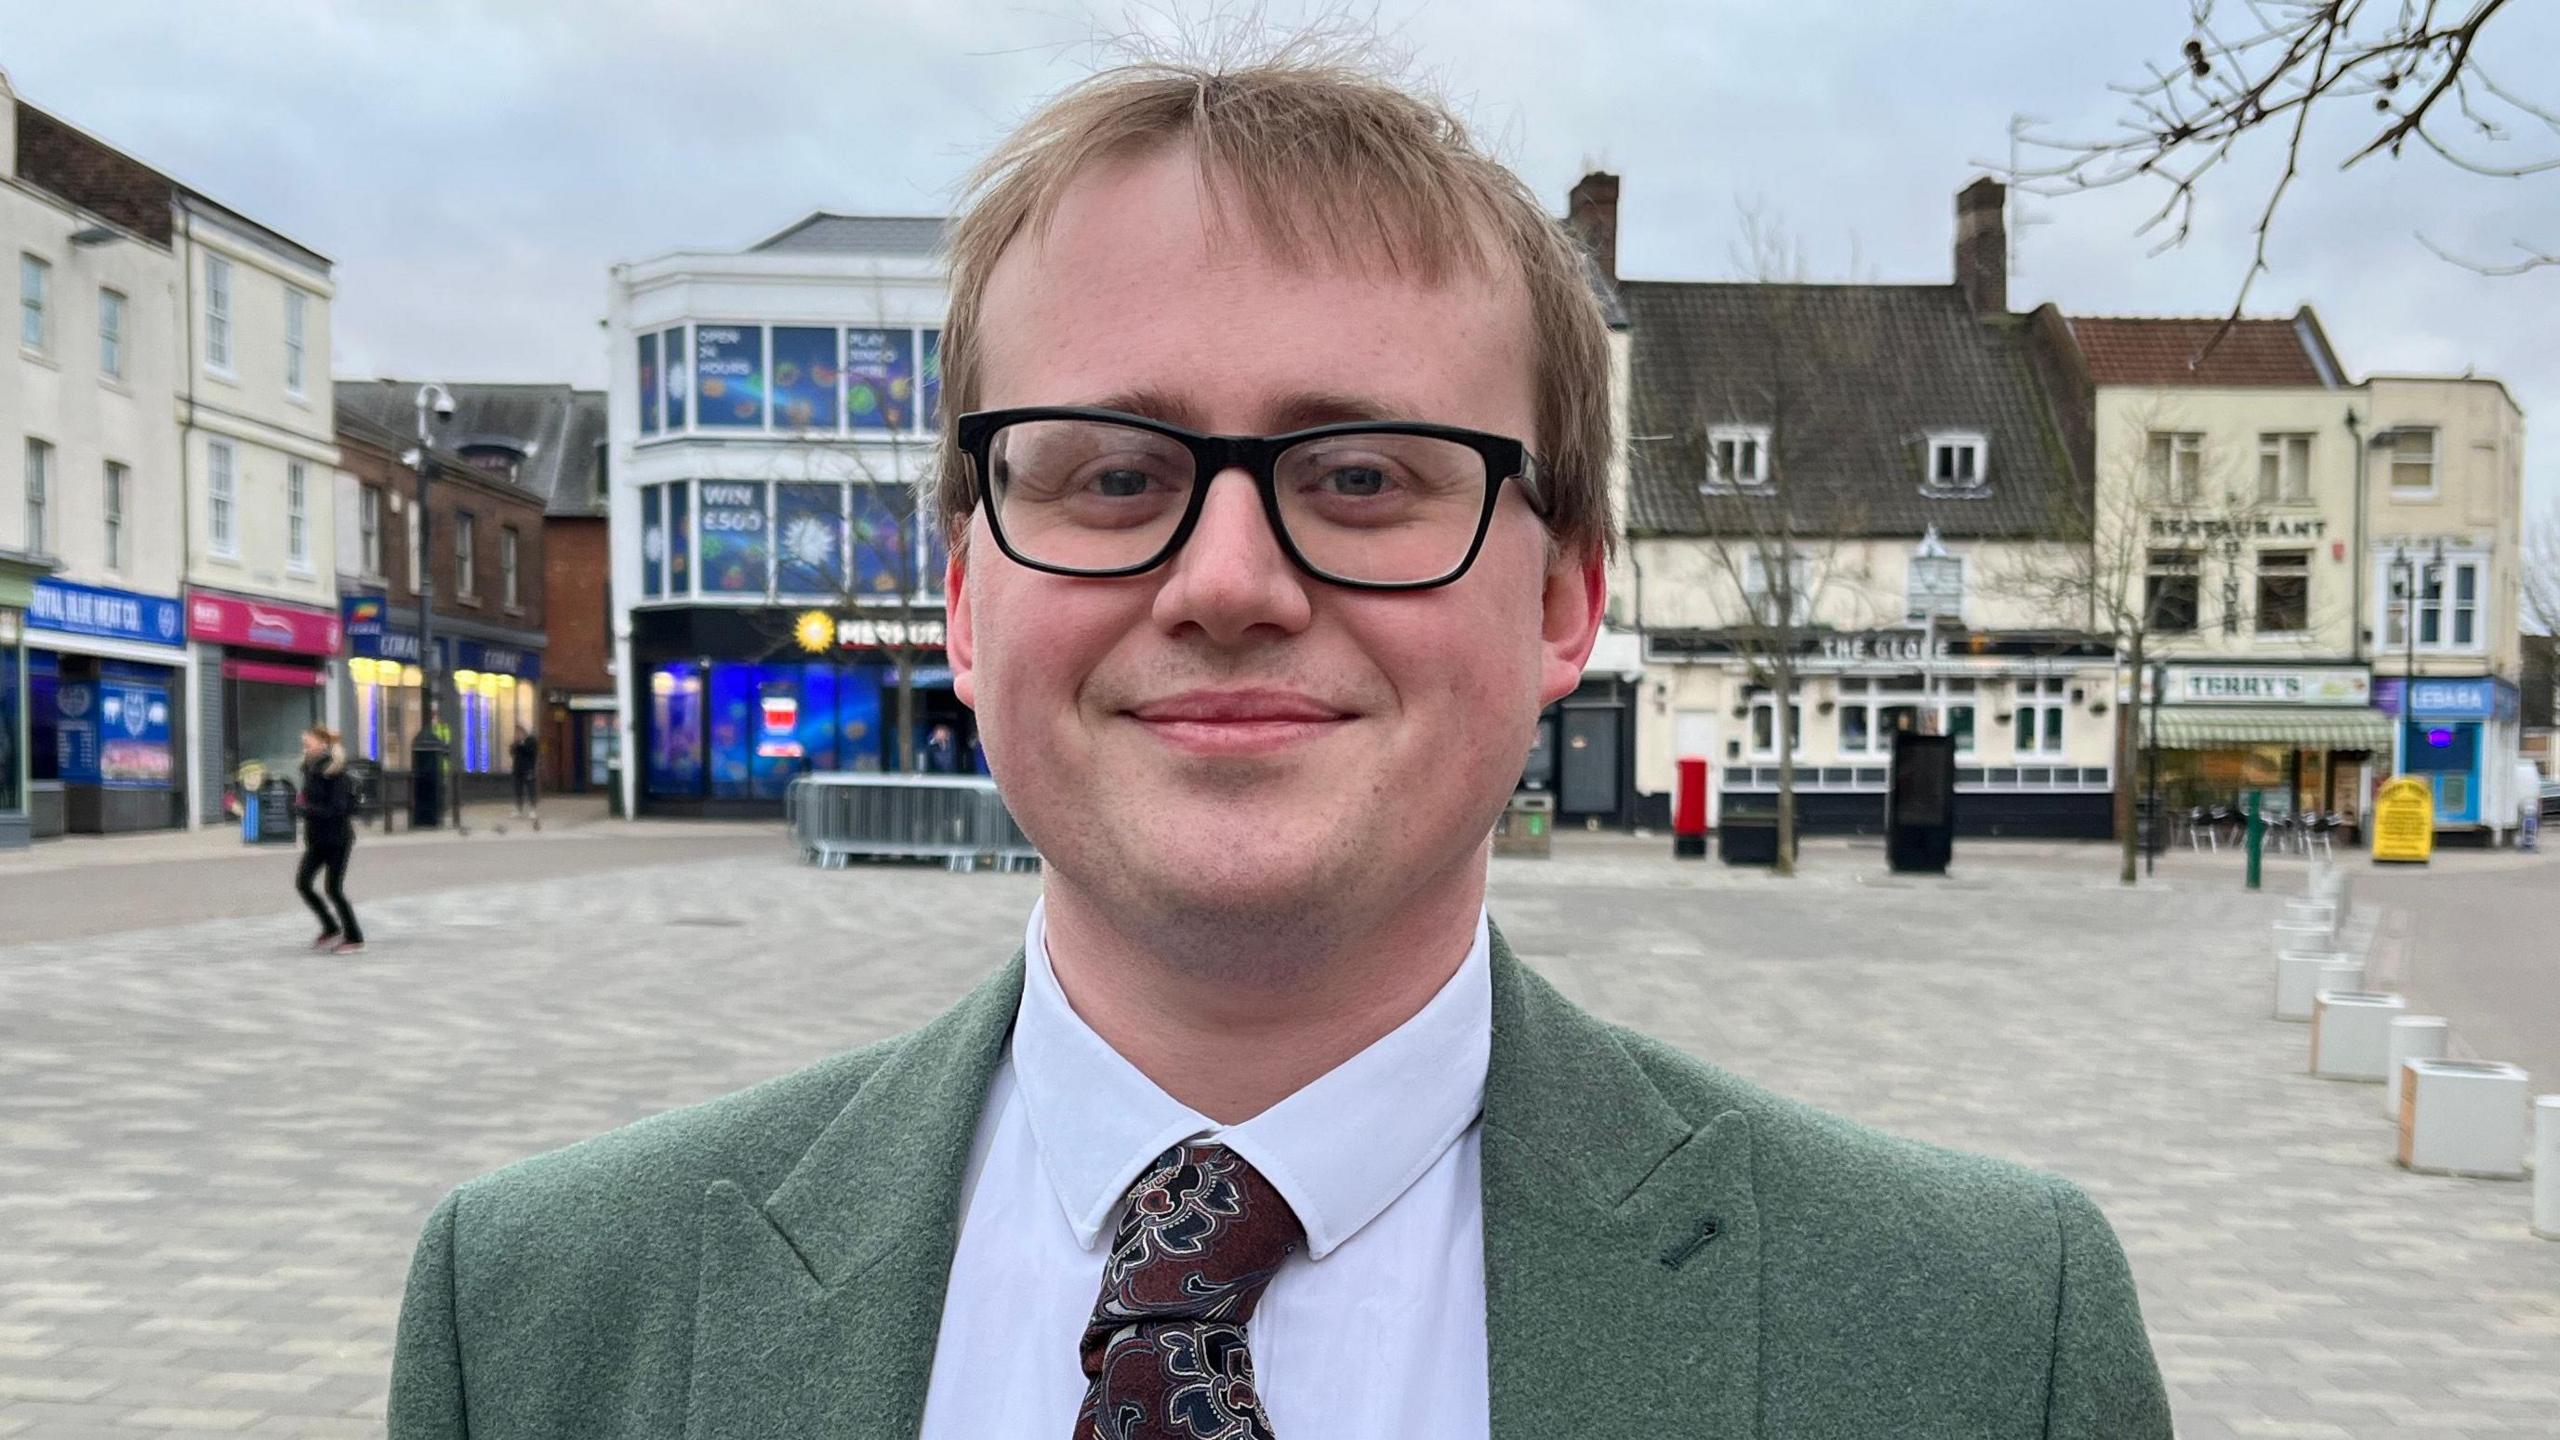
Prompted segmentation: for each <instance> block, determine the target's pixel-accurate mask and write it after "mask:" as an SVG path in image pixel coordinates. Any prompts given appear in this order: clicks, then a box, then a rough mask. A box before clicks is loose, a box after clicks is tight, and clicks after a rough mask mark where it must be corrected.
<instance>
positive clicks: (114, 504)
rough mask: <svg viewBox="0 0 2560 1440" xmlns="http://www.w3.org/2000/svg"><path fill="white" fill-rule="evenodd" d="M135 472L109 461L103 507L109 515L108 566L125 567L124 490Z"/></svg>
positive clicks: (112, 567) (118, 568)
mask: <svg viewBox="0 0 2560 1440" xmlns="http://www.w3.org/2000/svg"><path fill="white" fill-rule="evenodd" d="M132 477H133V472H132V471H131V470H128V469H126V468H125V467H124V466H122V465H119V464H117V463H116V462H115V461H113V460H110V461H108V462H107V485H106V490H107V493H106V495H105V497H104V498H105V501H106V503H105V505H104V506H103V507H102V508H103V509H104V510H105V511H106V515H107V568H108V569H110V570H121V569H123V568H124V492H125V484H126V482H127V481H128V480H130V479H131V478H132Z"/></svg>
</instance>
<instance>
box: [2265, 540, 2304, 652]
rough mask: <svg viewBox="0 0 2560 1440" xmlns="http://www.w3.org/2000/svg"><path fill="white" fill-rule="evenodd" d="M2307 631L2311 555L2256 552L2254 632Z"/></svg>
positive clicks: (2287, 552)
mask: <svg viewBox="0 0 2560 1440" xmlns="http://www.w3.org/2000/svg"><path fill="white" fill-rule="evenodd" d="M2310 628H2311V552H2310V551H2308V550H2261V551H2259V552H2258V633H2259V634H2261V635H2293V634H2299V633H2301V632H2302V631H2305V630H2308V629H2310Z"/></svg>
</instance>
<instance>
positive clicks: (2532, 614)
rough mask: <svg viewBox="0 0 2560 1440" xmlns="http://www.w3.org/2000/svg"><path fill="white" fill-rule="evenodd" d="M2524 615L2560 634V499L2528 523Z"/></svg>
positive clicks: (2528, 621)
mask: <svg viewBox="0 0 2560 1440" xmlns="http://www.w3.org/2000/svg"><path fill="white" fill-rule="evenodd" d="M2523 569H2524V577H2523V578H2524V619H2525V623H2526V624H2528V625H2531V626H2532V627H2533V628H2534V629H2536V630H2539V631H2541V632H2542V633H2543V634H2545V635H2560V501H2556V502H2554V503H2553V504H2552V505H2550V506H2549V507H2548V508H2546V509H2545V510H2544V511H2543V512H2542V515H2541V518H2539V519H2537V520H2535V521H2533V522H2532V523H2531V524H2529V525H2527V526H2526V527H2525V534H2524V566H2523Z"/></svg>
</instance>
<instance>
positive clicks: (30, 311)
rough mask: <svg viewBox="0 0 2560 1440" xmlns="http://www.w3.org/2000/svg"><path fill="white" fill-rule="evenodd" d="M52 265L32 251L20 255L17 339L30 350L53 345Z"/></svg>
mask: <svg viewBox="0 0 2560 1440" xmlns="http://www.w3.org/2000/svg"><path fill="white" fill-rule="evenodd" d="M52 291H53V266H52V265H51V264H49V263H47V262H45V261H42V260H39V259H37V258H36V257H35V256H33V255H20V256H19V257H18V343H19V344H20V345H23V346H25V347H26V348H28V349H30V350H37V351H44V350H50V349H52V348H53V313H52V309H51V302H50V300H49V298H48V297H49V296H50V295H51V294H52Z"/></svg>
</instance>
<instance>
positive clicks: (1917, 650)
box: [1814, 630, 1952, 665]
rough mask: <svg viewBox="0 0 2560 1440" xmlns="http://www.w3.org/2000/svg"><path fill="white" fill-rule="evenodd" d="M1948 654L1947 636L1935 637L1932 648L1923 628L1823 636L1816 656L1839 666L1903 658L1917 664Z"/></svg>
mask: <svg viewBox="0 0 2560 1440" xmlns="http://www.w3.org/2000/svg"><path fill="white" fill-rule="evenodd" d="M1950 653H1952V651H1951V648H1950V647H1949V645H1948V643H1947V637H1945V636H1940V637H1938V640H1937V644H1936V647H1935V649H1934V650H1933V649H1932V648H1931V646H1930V642H1929V633H1928V632H1927V631H1925V630H1865V631H1851V632H1849V633H1846V634H1840V635H1825V636H1823V637H1822V638H1821V639H1820V640H1819V641H1818V642H1817V643H1816V647H1815V650H1814V654H1815V656H1816V657H1817V658H1819V659H1823V660H1829V661H1833V662H1835V663H1838V664H1842V665H1857V664H1863V663H1865V662H1867V661H1873V660H1882V661H1907V662H1909V663H1911V664H1915V665H1916V664H1918V663H1919V662H1920V661H1922V660H1926V659H1931V658H1935V659H1940V660H1943V659H1945V658H1947V656H1948V655H1949V654H1950Z"/></svg>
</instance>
